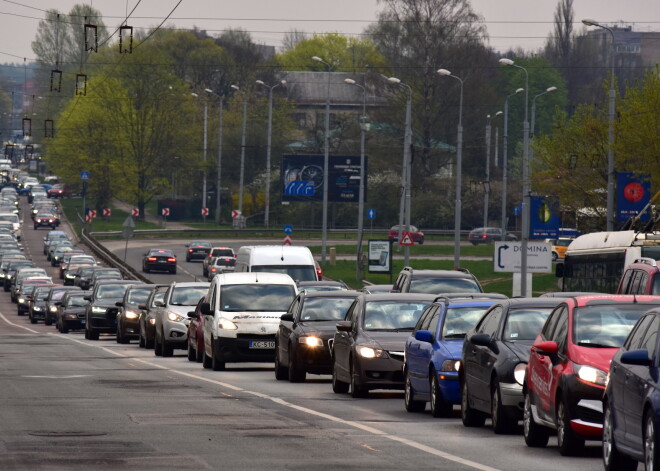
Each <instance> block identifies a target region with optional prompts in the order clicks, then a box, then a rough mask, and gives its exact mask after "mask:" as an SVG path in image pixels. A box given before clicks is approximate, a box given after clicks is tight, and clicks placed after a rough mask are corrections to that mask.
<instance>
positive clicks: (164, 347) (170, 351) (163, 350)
mask: <svg viewBox="0 0 660 471" xmlns="http://www.w3.org/2000/svg"><path fill="white" fill-rule="evenodd" d="M160 354H161V356H163V357H171V356H172V355H174V347H172V345H170V344H169V343H168V342H167V340H165V333H163V334H162V337H161V340H160Z"/></svg>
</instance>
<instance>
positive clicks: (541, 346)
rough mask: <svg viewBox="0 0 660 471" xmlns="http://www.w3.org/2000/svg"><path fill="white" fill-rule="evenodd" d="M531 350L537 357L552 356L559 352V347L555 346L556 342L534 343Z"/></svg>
mask: <svg viewBox="0 0 660 471" xmlns="http://www.w3.org/2000/svg"><path fill="white" fill-rule="evenodd" d="M532 349H533V350H534V351H535V352H536V353H538V354H539V355H554V354H556V353H557V352H558V351H559V345H557V342H553V341H552V340H547V341H545V342H538V343H535V344H534V345H533V346H532Z"/></svg>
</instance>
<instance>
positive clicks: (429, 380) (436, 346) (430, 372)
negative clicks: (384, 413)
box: [403, 297, 497, 417]
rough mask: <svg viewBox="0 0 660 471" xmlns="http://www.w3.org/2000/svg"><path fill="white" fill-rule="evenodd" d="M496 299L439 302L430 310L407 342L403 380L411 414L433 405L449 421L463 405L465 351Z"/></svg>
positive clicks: (437, 415)
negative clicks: (467, 337) (465, 341)
mask: <svg viewBox="0 0 660 471" xmlns="http://www.w3.org/2000/svg"><path fill="white" fill-rule="evenodd" d="M495 302H497V299H496V298H490V299H488V298H478V297H475V298H454V299H450V298H444V297H442V298H438V299H436V300H435V301H434V302H433V304H431V305H430V306H428V307H427V308H426V309H425V310H424V313H423V314H422V316H421V317H420V318H419V321H417V324H416V325H415V330H414V331H413V332H412V335H411V336H410V337H408V340H406V345H405V350H404V353H405V355H404V365H403V376H404V382H405V386H404V388H405V394H404V404H405V407H406V410H407V411H408V412H421V411H423V410H424V409H425V408H426V403H427V402H430V403H431V415H433V417H449V416H451V415H452V414H453V409H454V404H458V403H460V400H461V388H460V383H459V372H460V370H461V351H462V348H463V339H464V337H465V334H466V333H467V331H468V330H469V329H470V328H471V327H473V326H474V324H476V323H477V322H478V321H479V319H481V317H482V316H483V314H484V312H486V311H487V310H488V308H489V307H490V306H492V305H493V303H495Z"/></svg>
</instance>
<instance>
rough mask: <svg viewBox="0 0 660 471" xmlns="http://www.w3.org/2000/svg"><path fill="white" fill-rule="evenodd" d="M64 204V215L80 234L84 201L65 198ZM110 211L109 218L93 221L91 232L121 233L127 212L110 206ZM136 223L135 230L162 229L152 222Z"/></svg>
mask: <svg viewBox="0 0 660 471" xmlns="http://www.w3.org/2000/svg"><path fill="white" fill-rule="evenodd" d="M61 203H62V210H63V211H64V214H65V215H66V217H67V219H68V220H69V222H70V223H71V224H72V225H73V226H74V228H75V229H76V232H78V233H79V232H80V221H79V219H78V214H80V215H82V211H83V207H82V199H81V198H63V199H62V200H61ZM91 203H92V202H90V201H88V202H87V206H89V207H92V206H91ZM110 209H111V210H112V212H111V215H110V216H109V217H107V218H104V217H102V216H100V215H97V216H96V218H94V219H93V221H92V223H91V230H94V231H121V230H122V229H123V228H124V226H123V224H124V221H126V218H127V217H128V213H127V212H126V211H122V210H121V209H117V208H115V207H113V206H110ZM134 222H135V229H160V226H158V225H156V224H152V223H150V222H145V221H137V220H134Z"/></svg>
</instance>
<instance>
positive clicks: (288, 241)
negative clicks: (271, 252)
mask: <svg viewBox="0 0 660 471" xmlns="http://www.w3.org/2000/svg"><path fill="white" fill-rule="evenodd" d="M282 245H291V236H290V235H285V236H284V242H282Z"/></svg>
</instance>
